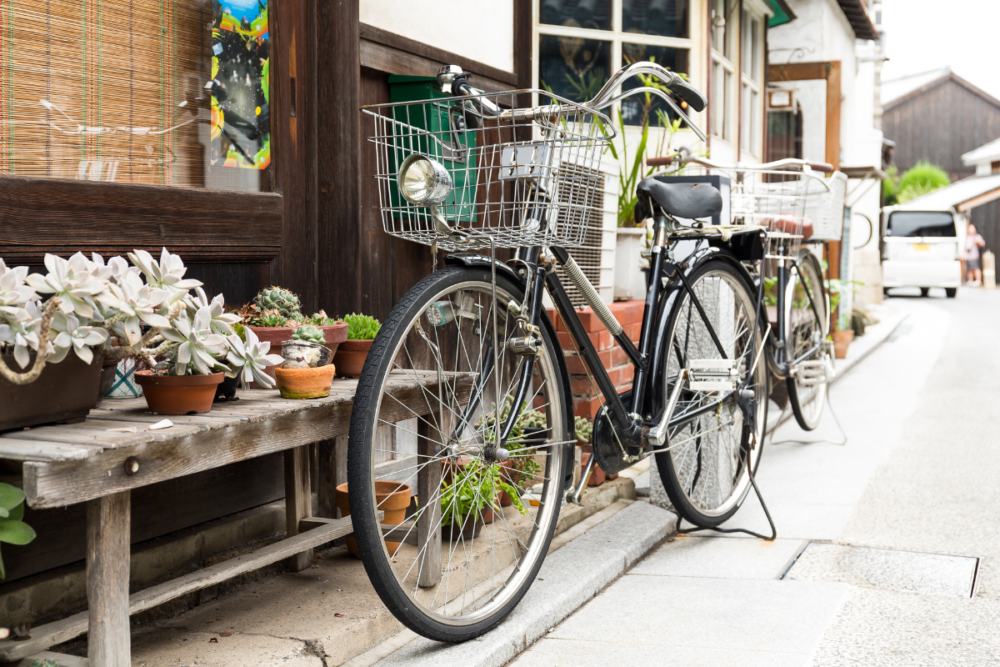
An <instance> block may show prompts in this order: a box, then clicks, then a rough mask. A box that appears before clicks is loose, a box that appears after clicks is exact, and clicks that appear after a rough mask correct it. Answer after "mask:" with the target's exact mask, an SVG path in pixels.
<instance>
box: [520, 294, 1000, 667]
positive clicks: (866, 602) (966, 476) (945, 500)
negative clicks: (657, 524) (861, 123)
mask: <svg viewBox="0 0 1000 667" xmlns="http://www.w3.org/2000/svg"><path fill="white" fill-rule="evenodd" d="M890 303H891V305H892V306H893V307H895V308H900V309H903V310H905V311H906V312H908V314H909V317H908V318H907V320H906V321H905V322H904V323H903V324H902V326H901V327H900V328H899V329H898V330H897V331H896V333H895V334H894V335H893V336H892V337H891V338H890V339H889V341H887V342H886V343H885V344H884V345H883V346H882V347H881V348H879V349H878V350H877V351H875V352H874V353H873V354H872V355H871V356H870V357H869V358H868V359H866V360H865V361H864V362H863V363H861V364H860V365H858V366H857V367H856V368H855V369H853V370H852V371H851V372H850V374H848V375H846V376H845V377H843V378H842V379H841V380H840V381H839V382H838V383H837V384H836V385H835V386H834V387H833V389H832V394H831V398H832V401H833V405H834V407H835V409H836V411H837V414H838V415H839V416H840V418H841V422H842V423H843V426H844V429H845V431H846V433H847V436H848V442H847V444H846V445H837V444H832V443H833V442H836V441H837V440H838V433H837V429H836V427H835V426H834V424H833V421H832V419H830V418H829V416H827V417H826V418H825V419H824V423H823V424H822V425H821V427H820V428H819V429H818V430H817V431H815V432H813V433H802V432H800V431H799V430H798V427H797V426H796V425H795V424H794V421H792V422H789V423H788V424H786V425H784V426H782V427H781V428H780V429H779V430H778V431H777V432H776V434H775V437H774V441H775V444H773V445H769V447H768V449H767V450H765V454H764V458H763V461H762V464H761V470H760V473H759V478H758V479H759V481H760V484H761V488H762V491H763V493H764V494H765V499H766V501H767V503H768V507H769V508H770V510H771V513H772V516H773V517H774V519H775V522H776V524H777V527H778V534H779V539H778V540H777V541H775V542H773V543H766V542H763V541H760V540H755V539H752V538H748V537H743V536H732V537H722V536H715V535H713V534H712V533H701V534H699V535H700V536H698V537H694V536H685V537H678V538H676V539H674V540H673V541H671V542H668V543H666V544H663V545H662V546H660V547H659V548H658V549H656V550H654V551H653V552H652V553H650V555H649V556H647V557H646V558H645V559H644V560H642V561H641V562H640V563H639V564H638V565H637V566H635V567H634V568H633V569H632V570H630V571H629V572H628V573H627V574H626V575H625V576H624V577H622V578H621V579H620V580H618V581H617V582H616V583H614V584H612V585H611V586H609V587H608V588H607V589H606V590H605V591H603V592H602V593H601V594H600V595H598V596H597V597H596V598H594V599H593V600H592V601H590V602H589V603H588V604H586V605H585V606H584V607H582V608H581V609H580V610H579V611H577V612H576V613H575V614H574V615H573V616H571V617H569V618H568V619H566V620H565V621H564V622H562V623H561V624H559V625H558V626H556V627H555V628H553V629H552V630H551V631H550V632H549V633H548V634H547V635H546V636H545V638H543V639H541V640H540V641H538V642H537V643H535V644H534V645H533V646H532V647H531V648H530V649H529V650H528V651H526V652H525V653H523V654H522V655H521V656H520V657H518V658H517V659H516V660H514V661H513V662H512V663H511V664H512V665H516V666H517V667H527V666H535V665H567V666H569V665H572V666H573V667H586V666H588V665H605V664H624V665H661V664H668V663H669V664H673V665H711V666H713V667H716V666H727V665H741V666H742V665H768V666H784V665H810V664H812V665H823V666H826V665H952V664H955V665H990V664H1000V633H998V631H997V629H998V628H1000V522H998V521H997V515H998V511H1000V483H998V481H1000V436H998V435H997V426H998V425H1000V411H998V410H997V409H996V402H997V398H996V397H998V396H1000V391H998V390H1000V345H998V344H997V340H998V332H1000V292H984V291H980V290H963V291H961V292H960V295H959V298H958V299H956V300H945V299H943V298H931V299H919V298H896V299H892V300H891V301H890ZM782 441H783V442H782ZM801 441H811V442H809V444H805V443H804V442H801ZM824 441H825V442H824ZM731 525H732V526H743V527H748V528H753V529H755V530H758V531H764V530H766V528H767V524H766V521H765V519H764V515H763V513H762V511H761V509H760V506H759V504H758V503H757V502H756V500H748V502H747V504H746V506H745V507H744V508H743V509H742V510H741V512H740V514H739V515H737V517H736V518H735V519H734V521H732V522H731ZM977 559H978V560H977ZM974 582H975V595H974V597H972V598H971V599H970V593H971V592H972V588H973V583H974Z"/></svg>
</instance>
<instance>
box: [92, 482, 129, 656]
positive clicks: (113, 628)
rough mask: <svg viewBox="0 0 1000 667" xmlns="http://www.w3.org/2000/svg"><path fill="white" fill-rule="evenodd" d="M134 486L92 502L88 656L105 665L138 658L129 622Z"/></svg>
mask: <svg viewBox="0 0 1000 667" xmlns="http://www.w3.org/2000/svg"><path fill="white" fill-rule="evenodd" d="M131 497H132V496H131V491H122V492H121V493H115V494H113V495H110V496H104V497H103V498H98V499H96V500H91V501H88V502H87V602H88V605H89V610H88V616H89V630H88V633H89V634H88V637H87V639H88V642H87V656H88V657H89V658H90V664H91V665H95V667H96V666H97V665H101V667H129V666H130V665H131V664H132V651H131V637H130V635H129V624H128V576H129V554H130V539H131V538H130V526H129V521H130V519H131V517H130V514H131Z"/></svg>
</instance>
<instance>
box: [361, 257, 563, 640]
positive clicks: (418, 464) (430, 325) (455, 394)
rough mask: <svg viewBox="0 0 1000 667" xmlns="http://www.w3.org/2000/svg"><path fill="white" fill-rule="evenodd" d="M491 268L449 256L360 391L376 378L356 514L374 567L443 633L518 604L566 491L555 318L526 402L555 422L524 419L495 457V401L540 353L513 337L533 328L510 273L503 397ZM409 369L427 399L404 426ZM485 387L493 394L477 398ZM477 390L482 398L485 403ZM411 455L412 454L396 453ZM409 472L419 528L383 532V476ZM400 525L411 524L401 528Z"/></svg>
mask: <svg viewBox="0 0 1000 667" xmlns="http://www.w3.org/2000/svg"><path fill="white" fill-rule="evenodd" d="M489 275H490V274H489V271H483V270H478V269H446V270H444V271H440V272H438V273H436V274H433V275H432V276H429V277H428V278H426V279H425V280H424V281H421V283H420V284H418V285H417V286H416V287H414V289H413V290H411V291H410V293H409V294H408V295H407V296H406V297H404V299H403V300H402V301H401V302H400V304H398V305H397V306H396V308H394V310H393V313H392V314H391V315H390V317H389V318H388V319H387V321H386V324H384V325H383V328H382V331H380V333H379V337H380V339H382V340H376V344H375V345H373V349H372V353H370V354H374V355H376V356H375V357H371V358H370V359H369V361H368V363H367V364H366V366H365V371H364V374H363V375H362V378H361V381H360V382H359V390H358V394H359V397H360V396H361V394H362V392H365V395H366V397H367V398H368V399H369V401H370V405H371V408H370V409H368V410H367V411H366V413H367V414H361V413H357V412H356V413H355V416H354V418H353V419H352V425H351V443H350V448H349V449H350V453H349V467H350V469H351V471H350V484H351V485H353V487H352V488H351V489H350V498H351V505H352V515H355V516H356V517H357V518H356V519H355V533H356V538H357V544H358V548H359V550H360V552H361V555H362V558H363V560H364V561H365V567H366V569H367V570H368V573H369V577H370V578H371V579H372V582H373V584H374V585H375V588H376V590H377V591H378V592H379V595H380V596H381V597H382V599H383V601H384V602H385V603H386V605H387V606H388V607H389V608H390V610H391V611H392V612H393V613H394V614H395V615H396V617H397V618H398V619H399V620H400V621H401V622H403V623H404V624H406V625H407V626H408V627H410V628H411V629H413V630H414V631H416V632H418V633H420V634H423V635H424V636H427V637H431V638H433V639H438V640H441V641H463V640H466V639H471V638H473V637H475V636H478V635H480V634H482V633H483V632H486V631H487V630H489V629H490V628H491V627H493V626H495V625H496V624H497V623H499V621H500V620H502V618H503V617H504V616H505V615H506V614H507V613H509V612H510V610H511V609H513V607H514V606H515V605H516V603H517V602H518V601H519V600H520V598H521V597H522V596H523V595H524V593H525V592H526V591H527V589H528V587H530V585H531V583H532V581H533V579H534V576H535V574H536V573H537V571H538V568H539V567H540V566H541V563H542V560H543V558H544V556H545V553H546V551H547V550H548V545H549V542H550V541H551V537H552V533H553V530H554V528H555V523H556V520H557V518H558V514H559V508H560V504H561V479H562V465H563V461H562V455H561V454H562V451H563V447H564V446H565V442H566V440H567V428H568V425H567V423H566V417H565V414H566V410H565V406H564V400H566V398H567V397H566V396H565V395H564V391H563V384H562V376H561V374H560V367H559V364H558V359H557V356H556V352H555V348H554V347H553V344H554V341H553V340H552V339H551V338H550V337H549V335H548V333H547V332H546V330H545V327H543V332H542V341H543V349H542V353H541V354H539V355H537V356H536V357H535V358H534V370H533V372H532V381H531V383H530V388H529V391H528V395H527V397H526V400H525V401H524V402H523V405H524V410H525V411H526V412H527V411H528V410H532V409H533V410H532V414H530V415H528V417H526V418H525V419H527V418H530V419H531V421H533V422H535V423H541V424H544V427H540V428H544V429H545V431H544V432H543V433H542V434H541V436H539V434H538V433H537V432H534V433H532V432H529V431H525V430H524V429H523V428H521V429H515V431H514V432H513V433H512V435H511V437H510V439H509V440H508V445H507V449H508V450H509V451H510V459H509V461H508V462H507V463H506V464H501V463H498V462H490V461H489V459H488V456H487V455H486V454H485V451H484V449H485V446H486V445H487V443H489V442H492V441H493V439H494V438H495V435H494V434H495V432H496V429H495V427H494V426H493V424H495V423H496V416H497V411H496V409H495V406H496V405H497V404H499V405H500V406H501V414H500V423H501V424H503V423H504V422H505V421H506V416H505V415H504V414H503V407H504V406H510V405H512V401H509V400H506V398H507V397H508V396H511V395H512V394H513V392H514V391H515V388H516V386H517V380H518V379H519V378H520V376H521V373H520V369H521V368H523V367H524V364H526V363H527V359H528V357H524V356H518V355H514V354H513V353H511V352H510V351H509V350H508V349H507V348H506V347H505V346H504V343H505V342H506V341H508V340H510V339H511V338H514V337H518V336H525V335H526V332H524V331H523V330H522V329H521V327H520V326H519V325H518V324H517V322H516V319H515V317H514V316H513V315H512V314H511V313H510V312H509V310H508V308H507V304H508V303H509V302H510V301H511V300H514V301H515V302H516V303H520V302H521V299H522V297H523V295H522V294H521V292H520V290H519V289H518V288H517V287H516V286H514V285H513V284H512V283H510V282H509V281H507V280H506V279H504V278H502V277H501V276H498V284H497V299H498V302H499V308H498V309H497V332H498V334H499V335H498V339H499V341H500V343H501V345H500V346H499V347H498V355H497V356H498V357H499V365H498V366H496V367H497V368H499V369H500V372H499V374H498V377H499V380H500V394H499V395H500V400H499V401H498V400H497V391H496V389H495V383H494V376H495V375H497V374H495V372H494V371H489V373H488V374H486V375H484V374H483V372H482V370H483V368H484V364H485V365H486V367H487V368H488V367H489V364H490V363H491V362H492V360H493V354H492V352H491V344H492V340H493V329H492V323H493V301H492V289H491V285H490V283H489ZM442 314H443V316H442ZM449 317H450V319H449ZM444 320H447V321H445V322H444V323H443V324H439V325H438V326H435V324H434V323H438V322H441V321H444ZM379 343H382V345H381V346H379ZM377 347H378V348H379V349H376V348H377ZM439 373H440V374H439ZM439 378H440V380H439ZM401 383H402V384H409V385H416V386H419V387H420V392H421V393H420V399H419V401H417V402H418V403H421V404H422V405H423V406H424V407H423V408H420V409H418V410H417V412H426V414H422V415H417V414H408V415H407V416H408V417H409V418H408V419H406V420H404V421H403V422H401V423H399V424H397V425H395V426H393V425H391V424H390V423H389V422H388V420H386V419H385V417H384V415H386V414H388V413H389V412H392V410H396V411H397V412H398V410H399V404H400V401H399V399H398V393H394V392H397V390H396V389H394V387H398V386H399V385H400V384H401ZM480 389H481V390H482V396H481V400H479V401H475V400H474V399H473V398H472V397H474V396H476V395H477V394H478V392H479V391H480ZM470 400H472V401H473V403H476V402H478V407H477V408H476V409H475V410H473V411H471V412H470V411H467V406H468V405H469V402H470ZM428 408H429V410H428ZM410 412H411V413H413V412H414V411H413V410H412V409H411V410H410ZM522 426H523V424H522ZM393 431H395V432H394V433H393ZM442 434H444V435H442ZM393 436H394V437H395V442H394V445H393V446H392V447H389V446H387V445H386V443H387V442H388V441H389V439H390V438H391V437H393ZM390 450H391V451H390ZM387 458H388V461H386V459H387ZM400 460H402V461H405V463H404V464H402V465H401V464H394V463H392V462H393V461H400ZM435 467H439V468H440V482H435V481H434V478H433V477H431V478H430V481H428V482H425V483H424V484H423V486H421V482H420V473H421V472H423V473H425V474H427V473H428V472H431V471H432V470H433V469H434V468H435ZM433 474H435V475H436V474H437V473H433ZM399 482H403V483H407V484H409V486H410V487H411V488H412V489H413V492H414V494H415V495H416V496H417V497H416V500H415V502H414V503H412V504H411V507H410V509H409V510H408V514H407V516H406V520H405V522H404V527H406V526H409V528H408V529H406V530H405V531H404V533H403V535H402V537H401V539H400V540H399V542H400V543H399V545H398V546H394V545H393V542H387V541H386V540H385V539H382V532H383V531H384V530H385V528H384V527H379V525H378V522H377V521H376V518H375V516H376V515H375V512H376V511H378V510H382V511H385V510H386V508H387V507H388V502H389V501H388V500H383V499H382V497H381V496H377V495H376V493H377V490H378V488H377V487H378V486H379V484H384V483H399ZM511 491H513V493H511ZM501 492H503V493H501ZM421 495H426V496H428V499H427V500H426V501H425V499H424V498H421V497H420V496H421ZM504 495H506V498H504V497H503V496H504ZM505 501H510V502H511V503H512V504H510V505H506V502H505ZM533 503H537V504H533ZM518 505H521V507H518ZM355 507H357V508H358V510H355V509H354V508H355ZM522 508H523V511H522ZM359 512H360V513H359ZM384 521H385V520H383V522H384ZM421 524H423V525H425V526H426V530H427V531H429V532H435V531H440V532H441V534H442V540H441V556H440V562H439V563H437V564H436V566H435V562H434V561H435V560H436V558H435V556H434V554H433V551H434V548H433V546H428V542H429V543H431V544H432V543H433V540H429V541H425V542H424V543H423V544H422V545H421V542H420V541H419V540H420V533H421V528H420V527H421ZM399 536H400V535H399V532H398V531H397V532H393V534H392V537H394V538H395V537H399ZM414 536H416V538H415V537H414Z"/></svg>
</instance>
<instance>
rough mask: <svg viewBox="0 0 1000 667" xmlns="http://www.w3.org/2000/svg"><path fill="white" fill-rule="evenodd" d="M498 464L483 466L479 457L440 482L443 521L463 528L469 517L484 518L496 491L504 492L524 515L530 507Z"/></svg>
mask: <svg viewBox="0 0 1000 667" xmlns="http://www.w3.org/2000/svg"><path fill="white" fill-rule="evenodd" d="M497 468H498V466H495V465H484V464H483V463H482V462H481V461H480V460H479V459H474V460H472V461H470V462H469V463H468V464H467V465H466V466H465V467H464V468H462V469H461V470H459V471H458V472H457V473H456V474H455V475H454V476H453V477H452V480H451V481H450V482H444V483H443V484H442V485H441V524H442V525H445V526H447V525H452V526H455V527H461V526H462V525H463V524H464V523H465V521H466V517H469V516H472V517H473V520H476V519H478V518H479V517H481V516H482V515H483V514H484V512H485V511H486V508H487V507H493V506H494V503H495V502H496V500H497V493H498V490H499V491H505V492H506V493H507V495H509V496H510V498H511V500H512V501H513V503H514V507H516V508H517V511H518V512H520V513H521V514H527V513H528V509H527V508H526V507H525V506H524V503H523V502H522V501H521V497H520V495H518V493H517V489H515V488H514V487H513V485H511V484H509V483H508V482H507V481H506V480H504V478H503V476H502V475H501V474H500V473H499V472H498V470H497Z"/></svg>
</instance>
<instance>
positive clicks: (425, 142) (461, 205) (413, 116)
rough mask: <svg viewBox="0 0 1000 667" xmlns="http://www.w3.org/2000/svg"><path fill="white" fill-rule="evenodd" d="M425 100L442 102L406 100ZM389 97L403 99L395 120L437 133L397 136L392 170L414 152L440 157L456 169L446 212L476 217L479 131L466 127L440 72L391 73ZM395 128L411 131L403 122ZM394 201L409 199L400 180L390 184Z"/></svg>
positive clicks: (455, 217) (452, 217)
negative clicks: (438, 75) (442, 84)
mask: <svg viewBox="0 0 1000 667" xmlns="http://www.w3.org/2000/svg"><path fill="white" fill-rule="evenodd" d="M423 100H440V101H439V102H438V101H434V102H426V103H424V104H405V103H407V102H419V101H423ZM389 101H390V102H392V103H393V104H402V106H398V107H393V108H392V118H393V120H395V121H397V122H399V123H405V124H407V125H410V126H412V127H414V128H418V129H419V130H426V131H427V132H431V133H433V138H432V137H431V136H427V135H421V134H420V133H419V132H417V134H416V136H414V137H410V136H405V137H397V138H396V140H395V142H394V144H395V146H396V150H392V151H391V152H390V155H389V168H390V170H391V173H394V174H396V173H398V169H399V165H400V164H401V163H402V161H403V160H405V159H406V158H407V157H409V155H410V154H411V153H414V152H419V153H423V154H424V155H427V156H428V157H431V158H433V159H434V160H437V161H438V162H440V163H441V164H442V165H444V167H445V169H447V170H448V173H449V174H451V180H452V186H453V189H452V192H451V194H450V195H448V198H447V199H446V200H445V201H444V203H443V204H441V207H442V210H441V212H442V213H443V214H444V216H445V217H446V218H447V219H448V220H449V221H450V222H471V221H472V220H473V217H474V215H475V188H476V171H475V169H476V152H475V150H474V149H475V148H476V132H475V130H466V129H465V118H464V117H463V114H462V112H461V111H460V110H459V109H458V106H457V105H456V104H455V102H454V98H453V97H452V96H451V95H449V94H447V93H442V92H441V88H440V86H438V83H437V78H436V77H433V76H408V75H403V74H391V75H390V76H389ZM393 131H394V133H395V134H397V135H398V134H400V133H402V134H409V133H410V131H409V130H407V129H405V128H402V127H400V126H398V125H397V126H395V129H394V130H393ZM435 139H437V140H439V141H440V142H444V145H442V143H439V141H435ZM389 200H390V202H391V204H392V206H393V207H394V208H396V207H403V206H406V204H407V203H408V202H407V201H406V200H405V199H403V197H402V195H400V194H399V189H398V186H397V185H396V181H395V179H393V181H392V182H391V184H390V186H389Z"/></svg>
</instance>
